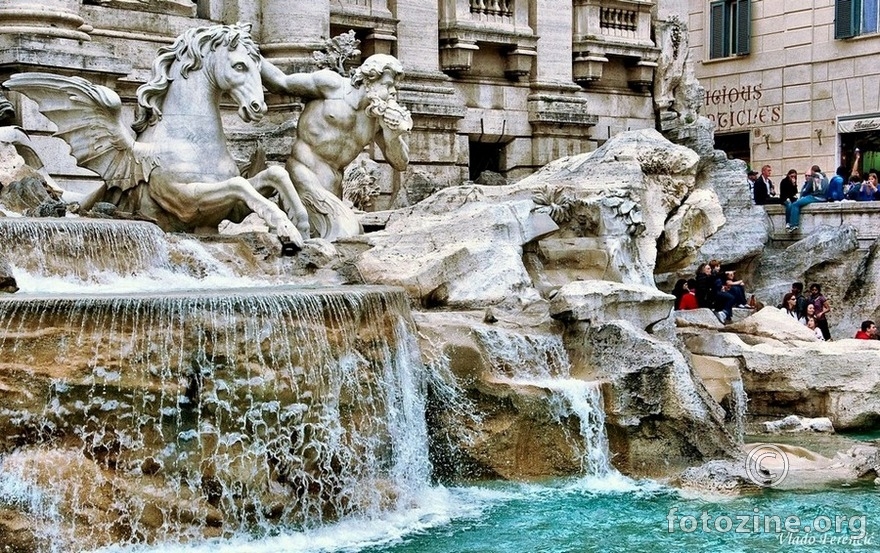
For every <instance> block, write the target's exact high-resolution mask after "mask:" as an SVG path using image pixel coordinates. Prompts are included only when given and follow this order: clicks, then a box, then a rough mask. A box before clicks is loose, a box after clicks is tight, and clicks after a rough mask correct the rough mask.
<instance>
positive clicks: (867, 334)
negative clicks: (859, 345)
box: [855, 321, 877, 340]
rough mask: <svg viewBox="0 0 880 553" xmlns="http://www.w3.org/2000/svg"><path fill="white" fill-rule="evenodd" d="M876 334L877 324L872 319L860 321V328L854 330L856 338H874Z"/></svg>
mask: <svg viewBox="0 0 880 553" xmlns="http://www.w3.org/2000/svg"><path fill="white" fill-rule="evenodd" d="M876 336H877V325H875V324H874V321H862V329H861V330H858V331H856V336H855V338H856V340H875V339H876Z"/></svg>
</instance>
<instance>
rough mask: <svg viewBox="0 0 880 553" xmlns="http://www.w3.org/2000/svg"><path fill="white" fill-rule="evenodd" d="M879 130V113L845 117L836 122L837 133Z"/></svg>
mask: <svg viewBox="0 0 880 553" xmlns="http://www.w3.org/2000/svg"><path fill="white" fill-rule="evenodd" d="M876 130H880V113H870V114H868V115H847V116H844V117H841V118H840V119H838V120H837V132H839V133H841V134H843V133H851V132H868V131H876Z"/></svg>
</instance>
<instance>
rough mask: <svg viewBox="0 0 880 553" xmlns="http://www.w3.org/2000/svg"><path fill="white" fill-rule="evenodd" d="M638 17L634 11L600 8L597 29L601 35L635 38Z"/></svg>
mask: <svg viewBox="0 0 880 553" xmlns="http://www.w3.org/2000/svg"><path fill="white" fill-rule="evenodd" d="M638 21H639V15H638V12H637V11H635V10H623V9H620V8H600V10H599V28H600V29H601V30H602V34H603V35H607V36H615V37H625V38H637V35H636V31H637V30H638Z"/></svg>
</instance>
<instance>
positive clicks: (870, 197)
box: [856, 171, 878, 202]
mask: <svg viewBox="0 0 880 553" xmlns="http://www.w3.org/2000/svg"><path fill="white" fill-rule="evenodd" d="M876 199H878V191H877V173H875V172H873V171H872V172H870V173H868V178H867V179H865V180H864V181H862V186H861V187H860V188H859V191H858V193H857V194H856V201H859V202H872V201H874V200H876Z"/></svg>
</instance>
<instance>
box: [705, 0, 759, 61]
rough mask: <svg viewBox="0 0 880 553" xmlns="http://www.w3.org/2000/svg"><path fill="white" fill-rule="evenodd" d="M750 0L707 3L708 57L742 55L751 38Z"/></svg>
mask: <svg viewBox="0 0 880 553" xmlns="http://www.w3.org/2000/svg"><path fill="white" fill-rule="evenodd" d="M751 27H752V14H751V10H750V0H717V1H715V2H711V3H710V4H709V59H716V58H726V57H729V56H743V55H746V54H748V53H749V52H750V43H751V38H752V34H751V31H752V28H751Z"/></svg>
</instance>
